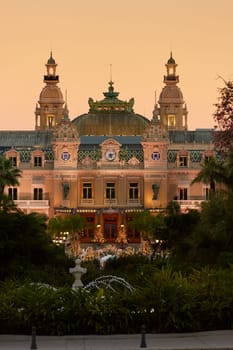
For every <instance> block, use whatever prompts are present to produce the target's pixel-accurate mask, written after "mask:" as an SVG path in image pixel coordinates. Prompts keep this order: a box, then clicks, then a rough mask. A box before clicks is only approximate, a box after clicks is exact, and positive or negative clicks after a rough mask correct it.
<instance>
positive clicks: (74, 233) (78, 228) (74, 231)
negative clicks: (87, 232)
mask: <svg viewBox="0 0 233 350" xmlns="http://www.w3.org/2000/svg"><path fill="white" fill-rule="evenodd" d="M64 220H65V222H64V227H65V228H66V231H67V232H69V237H70V242H71V249H72V251H73V255H74V256H77V255H78V254H79V253H80V233H81V232H82V231H83V230H84V228H85V227H86V225H87V220H86V218H84V217H82V216H81V215H79V214H76V215H71V216H67V217H66V218H65V219H64Z"/></svg>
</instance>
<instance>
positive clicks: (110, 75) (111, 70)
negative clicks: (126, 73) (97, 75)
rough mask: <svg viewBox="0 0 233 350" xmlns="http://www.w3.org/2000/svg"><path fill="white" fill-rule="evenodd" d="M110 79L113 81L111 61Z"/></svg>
mask: <svg viewBox="0 0 233 350" xmlns="http://www.w3.org/2000/svg"><path fill="white" fill-rule="evenodd" d="M110 81H111V82H112V64H111V63H110Z"/></svg>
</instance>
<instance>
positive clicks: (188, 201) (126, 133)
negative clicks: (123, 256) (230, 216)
mask: <svg viewBox="0 0 233 350" xmlns="http://www.w3.org/2000/svg"><path fill="white" fill-rule="evenodd" d="M165 66H166V70H167V72H166V75H165V77H164V84H165V85H164V88H163V90H162V92H161V94H160V96H159V99H158V101H156V103H155V107H154V111H153V115H152V118H151V119H148V118H146V117H144V116H142V115H139V114H136V113H135V112H134V109H133V107H134V99H133V98H131V99H130V100H129V101H122V100H120V99H119V98H118V96H119V93H118V92H115V90H114V86H113V85H114V84H113V82H112V81H110V82H109V87H108V91H107V92H104V99H103V100H101V101H94V100H93V99H92V98H90V99H89V101H88V102H89V111H88V113H86V114H83V115H81V116H78V117H77V118H75V119H74V120H72V121H71V120H70V119H69V117H68V109H67V106H66V103H65V101H64V99H63V95H62V92H61V90H60V88H59V87H58V86H57V84H58V83H59V77H58V75H57V73H56V68H57V64H56V62H55V60H54V58H53V56H52V54H51V56H50V58H49V59H48V61H47V64H46V69H47V74H46V75H45V76H44V83H45V87H44V88H43V89H42V91H41V93H40V96H39V101H38V103H37V106H36V110H35V130H32V131H0V151H1V153H2V154H5V156H6V157H7V158H11V159H12V163H13V165H14V166H17V167H18V168H20V169H21V170H22V178H21V179H20V185H19V186H18V187H15V188H7V189H6V191H7V192H8V194H9V195H10V196H11V197H12V198H13V199H14V200H15V201H16V203H17V204H18V206H19V207H20V208H21V209H22V210H24V211H25V212H26V213H30V212H33V211H37V212H39V213H45V214H46V215H47V216H48V217H49V218H51V217H53V216H54V215H73V214H75V213H80V214H81V215H83V216H85V217H86V218H87V220H88V222H89V224H90V225H88V227H87V228H86V230H85V232H83V234H82V237H81V241H82V242H83V243H85V242H86V243H88V242H111V243H115V242H116V243H125V242H126V241H127V242H129V243H138V242H139V241H140V237H139V233H137V232H135V231H133V230H132V229H130V227H129V225H128V223H129V221H130V220H131V219H132V215H133V213H135V212H137V211H143V210H148V211H152V212H158V211H161V210H163V209H164V208H165V207H166V206H167V204H168V202H170V201H171V200H177V201H178V202H179V203H180V204H181V208H182V210H186V209H188V208H199V207H200V203H201V202H202V201H203V200H206V199H207V198H208V193H209V188H208V186H207V185H205V184H195V185H193V186H191V181H192V180H193V179H194V177H195V176H196V175H197V173H198V172H199V170H200V165H201V162H202V160H203V158H204V157H206V156H209V155H210V154H212V153H213V144H212V130H209V129H205V130H203V129H200V130H198V129H197V130H195V131H189V130H188V120H187V116H188V111H187V107H186V104H185V102H184V99H183V94H182V92H181V90H180V88H179V87H178V86H177V84H178V83H179V77H178V76H177V75H176V68H177V64H176V62H175V60H174V58H173V57H172V54H171V56H170V58H169V60H168V61H167V64H166V65H165Z"/></svg>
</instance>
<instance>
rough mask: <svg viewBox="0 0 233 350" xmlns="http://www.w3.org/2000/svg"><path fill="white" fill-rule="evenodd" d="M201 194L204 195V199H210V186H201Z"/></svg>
mask: <svg viewBox="0 0 233 350" xmlns="http://www.w3.org/2000/svg"><path fill="white" fill-rule="evenodd" d="M203 196H204V199H206V200H209V199H210V188H209V187H204V188H203Z"/></svg>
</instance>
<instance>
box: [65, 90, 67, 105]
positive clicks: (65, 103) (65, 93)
mask: <svg viewBox="0 0 233 350" xmlns="http://www.w3.org/2000/svg"><path fill="white" fill-rule="evenodd" d="M65 104H66V105H67V89H66V90H65Z"/></svg>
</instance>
